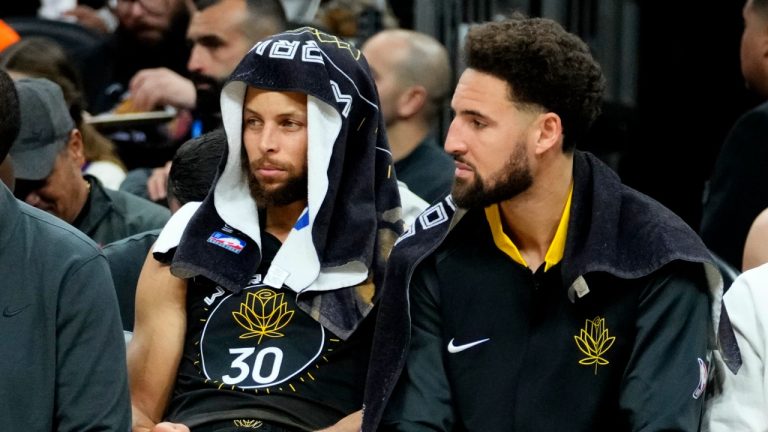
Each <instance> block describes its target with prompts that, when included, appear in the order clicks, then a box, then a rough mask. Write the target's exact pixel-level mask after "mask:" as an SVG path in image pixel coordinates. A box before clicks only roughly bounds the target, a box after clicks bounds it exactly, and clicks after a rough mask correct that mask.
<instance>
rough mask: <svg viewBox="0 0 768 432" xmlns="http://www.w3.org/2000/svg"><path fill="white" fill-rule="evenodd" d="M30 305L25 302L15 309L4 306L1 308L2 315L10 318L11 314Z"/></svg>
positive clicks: (13, 314) (17, 312)
mask: <svg viewBox="0 0 768 432" xmlns="http://www.w3.org/2000/svg"><path fill="white" fill-rule="evenodd" d="M30 306H31V304H25V305H24V306H22V307H20V308H16V309H11V308H10V307H8V306H6V307H5V309H3V316H4V317H6V318H10V317H12V316H15V315H18V314H20V313H21V312H22V311H23V310H24V309H26V308H28V307H30Z"/></svg>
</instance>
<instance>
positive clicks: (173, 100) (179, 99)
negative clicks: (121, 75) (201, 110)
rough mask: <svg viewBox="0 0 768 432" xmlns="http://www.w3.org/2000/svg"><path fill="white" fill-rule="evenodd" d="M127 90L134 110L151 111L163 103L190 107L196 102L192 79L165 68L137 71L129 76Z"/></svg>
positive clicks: (185, 107) (181, 107)
mask: <svg viewBox="0 0 768 432" xmlns="http://www.w3.org/2000/svg"><path fill="white" fill-rule="evenodd" d="M129 90H130V93H131V101H132V102H133V108H134V109H135V110H136V111H151V110H153V109H155V108H157V107H161V106H163V105H170V106H172V107H175V108H179V109H192V108H194V107H195V103H196V102H197V92H196V90H195V85H194V84H193V83H192V81H190V80H188V79H186V78H184V77H183V76H181V75H179V74H177V73H176V72H174V71H172V70H170V69H167V68H155V69H142V70H140V71H138V72H137V73H136V75H134V76H133V78H131V83H130V85H129Z"/></svg>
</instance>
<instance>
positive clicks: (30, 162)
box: [10, 78, 75, 180]
mask: <svg viewBox="0 0 768 432" xmlns="http://www.w3.org/2000/svg"><path fill="white" fill-rule="evenodd" d="M15 84H16V92H17V93H18V94H19V109H20V111H21V129H20V130H19V135H18V136H17V137H16V141H14V142H13V145H11V151H10V154H11V157H12V158H13V169H14V172H15V175H16V178H18V179H23V180H41V179H44V178H46V177H48V175H49V174H50V173H51V170H52V169H53V164H54V163H55V162H56V156H58V154H59V152H60V151H61V150H62V149H63V148H64V146H65V145H66V143H67V141H68V138H69V133H70V132H71V131H72V129H74V128H75V122H74V121H73V120H72V117H71V116H70V114H69V108H68V107H67V103H66V102H65V101H64V94H63V93H62V91H61V88H60V87H59V86H58V85H57V84H55V83H54V82H53V81H50V80H47V79H45V78H23V79H20V80H18V81H16V82H15Z"/></svg>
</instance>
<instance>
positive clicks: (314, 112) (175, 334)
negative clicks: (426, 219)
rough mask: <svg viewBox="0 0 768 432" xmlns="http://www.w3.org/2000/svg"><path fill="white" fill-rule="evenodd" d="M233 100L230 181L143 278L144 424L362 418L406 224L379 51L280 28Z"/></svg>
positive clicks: (293, 424)
mask: <svg viewBox="0 0 768 432" xmlns="http://www.w3.org/2000/svg"><path fill="white" fill-rule="evenodd" d="M221 105H222V119H223V123H224V129H225V131H226V134H227V138H228V154H227V157H226V158H225V159H223V160H222V165H221V168H220V172H219V176H218V178H217V181H216V184H215V185H214V187H213V189H212V191H211V192H210V193H209V194H208V196H207V197H206V199H205V200H204V201H203V202H202V203H190V204H187V205H186V206H184V207H182V208H181V209H180V210H179V211H178V212H176V213H175V214H174V216H173V217H172V219H171V221H170V222H169V223H168V225H167V226H166V228H165V229H164V230H163V232H162V233H161V235H160V237H159V238H158V241H157V243H156V244H155V247H154V249H153V256H149V257H148V258H147V261H146V262H145V265H144V269H143V271H142V275H141V277H140V280H139V286H138V292H137V298H136V323H135V329H134V330H135V331H134V336H133V340H132V341H131V343H130V345H129V348H128V350H129V354H128V356H129V359H128V366H129V374H130V382H131V395H132V403H133V416H134V417H133V418H134V426H133V427H134V431H137V430H153V431H160V430H186V427H189V428H190V429H191V430H193V431H223V430H227V431H229V430H246V429H249V428H255V427H258V428H259V430H261V431H312V430H318V429H322V428H326V427H331V430H359V427H360V414H359V410H360V409H361V408H362V393H363V384H364V381H365V374H366V369H367V363H368V357H369V350H370V338H371V334H372V319H373V317H372V316H369V315H370V314H369V313H370V311H371V309H372V308H373V304H374V303H375V302H376V300H377V298H378V295H379V290H378V287H379V286H381V278H382V276H383V273H384V272H383V268H384V265H385V263H386V258H387V257H388V255H389V251H390V249H391V247H392V245H393V243H394V241H395V239H396V238H397V236H398V235H399V234H400V233H401V232H402V229H403V221H402V220H401V209H400V199H399V196H398V185H397V181H396V179H395V178H394V175H393V173H392V156H391V153H390V151H389V148H388V145H387V140H386V135H385V133H384V127H383V121H382V117H381V116H380V113H379V107H378V97H377V94H376V89H375V87H374V83H373V80H372V79H371V77H370V73H369V70H368V66H367V63H366V61H365V59H364V57H363V56H362V55H361V53H360V51H359V50H357V49H356V48H354V47H353V46H351V45H350V44H348V43H346V42H344V41H342V40H339V39H338V38H336V37H335V36H331V35H328V34H324V33H322V32H319V31H317V30H315V29H313V28H301V29H297V30H292V31H289V32H285V33H281V34H277V35H274V36H272V37H269V38H267V39H264V40H262V41H261V42H259V43H257V44H256V45H255V46H254V47H253V48H252V49H251V51H250V52H249V53H248V54H247V55H246V56H245V58H244V59H243V60H242V62H241V63H240V65H238V67H237V68H236V69H235V71H234V72H233V74H232V76H231V77H230V81H229V82H228V83H227V84H226V85H225V86H224V88H223V91H222V96H221ZM340 420H341V422H340V423H338V422H339V421H340ZM161 421H167V422H172V423H174V424H171V423H161V424H159V425H158V423H159V422H161ZM182 424H183V425H182ZM347 428H348V429H347Z"/></svg>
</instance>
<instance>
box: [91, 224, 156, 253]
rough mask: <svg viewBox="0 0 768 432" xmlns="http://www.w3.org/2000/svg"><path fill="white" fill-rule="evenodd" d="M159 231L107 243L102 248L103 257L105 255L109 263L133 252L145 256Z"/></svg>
mask: <svg viewBox="0 0 768 432" xmlns="http://www.w3.org/2000/svg"><path fill="white" fill-rule="evenodd" d="M160 231H161V229H159V228H158V229H154V230H150V231H144V232H140V233H138V234H134V235H132V236H130V237H126V238H124V239H121V240H117V241H115V242H112V243H109V244H108V245H105V246H104V248H103V251H104V255H106V256H107V258H108V259H109V260H110V261H112V260H113V259H116V258H118V257H123V256H124V255H125V254H131V253H132V252H133V251H136V253H142V256H145V255H146V254H147V252H148V251H149V249H150V248H151V247H152V245H153V244H154V243H155V242H156V241H157V237H158V236H159V235H160ZM139 251H143V252H139Z"/></svg>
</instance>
